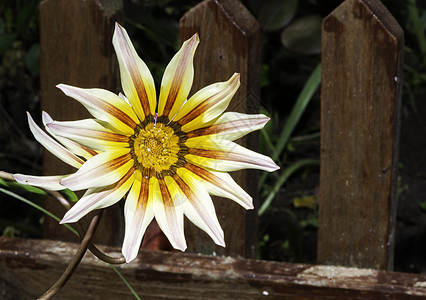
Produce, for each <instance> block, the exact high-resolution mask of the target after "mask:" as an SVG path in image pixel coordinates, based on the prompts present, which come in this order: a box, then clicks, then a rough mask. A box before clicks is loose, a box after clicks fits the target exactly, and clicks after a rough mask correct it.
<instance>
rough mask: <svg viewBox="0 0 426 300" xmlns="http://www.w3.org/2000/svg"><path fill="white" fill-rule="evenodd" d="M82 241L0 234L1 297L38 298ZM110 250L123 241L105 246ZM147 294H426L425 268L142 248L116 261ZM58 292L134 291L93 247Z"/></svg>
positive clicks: (122, 295) (65, 295)
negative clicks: (413, 270) (395, 269)
mask: <svg viewBox="0 0 426 300" xmlns="http://www.w3.org/2000/svg"><path fill="white" fill-rule="evenodd" d="M77 248H78V244H74V243H67V242H60V241H49V240H31V239H19V238H6V237H2V238H0V249H1V250H0V270H1V272H0V297H1V299H5V300H8V299H22V300H25V299H34V298H35V297H37V296H39V295H41V294H42V293H43V292H44V291H45V290H46V289H47V288H49V287H50V285H51V284H52V283H53V282H54V281H55V280H56V279H57V278H58V277H59V276H60V274H61V273H62V272H63V270H64V268H65V267H66V264H67V262H68V261H69V260H71V258H72V256H73V255H74V253H75V251H76V250H77ZM102 249H104V250H105V251H107V252H108V253H110V254H111V255H119V248H113V247H108V248H106V247H103V248H102ZM118 269H119V270H120V272H121V273H122V274H123V275H124V276H125V278H126V279H127V280H128V281H129V282H130V284H131V285H132V287H133V288H134V289H135V290H136V292H137V293H138V295H139V296H140V297H141V298H142V299H144V300H147V299H425V297H426V275H423V274H405V273H397V272H386V271H378V270H372V269H357V268H345V267H335V266H321V265H316V266H313V265H307V264H290V263H280V262H270V261H258V260H249V259H239V258H232V257H213V256H205V255H197V254H187V253H180V252H162V251H147V250H142V251H141V252H140V255H139V257H138V258H137V259H136V260H135V261H134V262H132V263H130V264H127V265H120V266H118ZM58 299H134V297H133V296H132V295H131V293H130V292H129V290H128V289H127V287H126V286H125V285H124V283H123V282H122V281H121V280H120V279H119V278H118V276H117V275H116V274H115V272H114V271H113V270H112V269H111V268H110V267H109V266H108V265H107V264H105V263H103V262H101V261H99V260H98V259H96V258H95V257H94V256H93V255H92V254H90V253H88V254H86V256H85V257H84V259H83V261H82V264H81V265H80V266H79V267H78V269H77V271H76V273H75V274H74V275H73V277H72V278H71V280H70V281H69V282H68V284H67V285H66V286H65V287H64V289H63V290H62V291H61V292H60V294H58Z"/></svg>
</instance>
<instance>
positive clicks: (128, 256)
mask: <svg viewBox="0 0 426 300" xmlns="http://www.w3.org/2000/svg"><path fill="white" fill-rule="evenodd" d="M122 254H123V256H124V259H125V260H126V264H128V263H130V262H131V261H133V260H134V259H135V258H136V257H137V256H138V255H137V253H136V254H131V253H130V254H129V253H127V251H126V250H124V249H123V250H122Z"/></svg>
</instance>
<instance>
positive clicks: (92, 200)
mask: <svg viewBox="0 0 426 300" xmlns="http://www.w3.org/2000/svg"><path fill="white" fill-rule="evenodd" d="M133 181H134V175H133V172H127V174H126V175H125V176H124V177H123V178H122V179H121V180H120V181H119V182H117V183H116V184H113V185H110V186H108V187H104V188H95V189H89V190H87V192H86V193H85V194H84V196H83V197H82V198H81V199H80V200H78V202H77V203H76V204H75V205H74V206H73V207H71V209H70V210H69V211H68V212H67V213H66V214H65V215H64V217H63V219H62V220H61V222H60V224H64V223H73V222H77V221H78V220H80V219H81V218H82V217H84V216H85V215H87V214H88V213H89V212H91V211H93V210H96V209H100V208H105V207H108V206H111V205H113V204H115V203H117V202H118V201H120V199H121V198H123V197H124V195H125V194H126V193H127V191H128V190H129V189H130V187H131V186H132V184H133Z"/></svg>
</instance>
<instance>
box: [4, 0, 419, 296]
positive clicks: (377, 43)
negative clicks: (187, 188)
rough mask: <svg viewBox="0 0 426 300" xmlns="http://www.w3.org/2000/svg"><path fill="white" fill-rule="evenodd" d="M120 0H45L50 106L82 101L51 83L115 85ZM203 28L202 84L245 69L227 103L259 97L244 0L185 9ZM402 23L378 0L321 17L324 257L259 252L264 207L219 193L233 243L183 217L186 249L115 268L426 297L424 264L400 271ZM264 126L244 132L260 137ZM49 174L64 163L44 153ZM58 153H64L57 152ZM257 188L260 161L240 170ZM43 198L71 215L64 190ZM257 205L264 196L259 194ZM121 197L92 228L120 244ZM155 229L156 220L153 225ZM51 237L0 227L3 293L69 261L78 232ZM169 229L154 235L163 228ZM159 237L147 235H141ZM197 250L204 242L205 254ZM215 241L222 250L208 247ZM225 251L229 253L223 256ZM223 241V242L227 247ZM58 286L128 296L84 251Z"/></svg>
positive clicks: (156, 289)
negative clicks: (419, 269) (282, 257)
mask: <svg viewBox="0 0 426 300" xmlns="http://www.w3.org/2000/svg"><path fill="white" fill-rule="evenodd" d="M120 3H121V1H115V0H109V1H108V0H104V1H101V0H87V1H83V0H75V1H68V0H45V1H44V2H42V4H41V6H40V25H41V67H42V72H41V88H42V99H43V103H42V106H43V109H44V110H46V111H48V112H49V113H51V114H52V115H53V116H54V117H55V118H57V119H59V120H67V119H69V120H73V119H79V118H81V117H82V116H84V115H85V114H86V112H84V110H83V109H82V108H81V107H80V106H79V105H78V104H76V103H75V102H73V101H72V100H70V99H67V98H66V97H65V96H64V95H62V94H61V93H60V92H59V91H58V90H57V89H56V88H55V85H56V84H58V83H60V82H64V83H68V84H71V85H76V86H81V87H102V88H106V89H109V90H116V89H117V86H118V82H117V65H116V62H115V57H114V53H113V50H112V46H111V37H112V30H113V22H114V21H116V20H120V18H121V16H122V6H121V4H120ZM194 32H198V33H199V34H200V39H201V43H200V46H199V49H198V50H197V54H196V56H195V74H196V77H195V80H194V88H193V90H197V89H199V88H200V87H202V86H205V85H207V84H209V83H211V82H215V81H222V80H224V78H229V77H230V75H231V74H232V73H233V72H240V73H241V87H240V89H239V91H238V93H237V94H236V96H235V97H234V100H233V101H232V103H233V104H232V105H233V106H232V107H231V108H230V109H231V110H237V111H240V112H253V111H249V110H251V109H252V102H251V101H250V99H251V97H254V98H258V97H259V83H260V78H259V77H260V74H259V71H260V27H259V25H258V23H257V22H256V20H255V19H254V18H253V16H251V14H250V13H249V12H248V11H247V9H246V8H245V7H243V6H242V5H241V3H239V2H238V1H237V0H206V1H204V2H202V3H200V4H199V5H197V6H196V7H194V8H193V9H191V10H190V11H189V12H188V13H187V14H185V15H184V16H183V17H182V19H181V21H180V31H179V38H180V40H181V41H183V40H185V39H186V38H188V37H189V36H191V35H192V34H193V33H194ZM402 48H403V32H402V30H401V28H400V27H399V26H398V24H397V23H396V21H395V20H394V19H393V17H392V16H391V15H390V14H389V12H388V11H387V10H386V8H385V7H384V6H383V5H382V4H381V3H380V2H379V1H378V0H347V1H345V2H344V3H342V4H341V5H340V6H339V7H338V8H337V9H336V10H334V11H333V12H332V13H331V14H330V15H329V16H328V17H326V18H325V19H324V22H323V35H322V87H321V98H322V100H321V101H322V107H321V174H320V187H321V192H320V202H319V204H320V206H319V207H320V210H319V238H318V263H319V265H306V264H290V263H281V262H267V261H257V260H253V259H248V258H253V257H254V255H255V252H256V251H255V250H256V240H257V238H256V214H255V212H248V213H246V212H244V211H243V209H242V208H240V207H238V206H237V205H233V204H232V202H231V201H226V202H222V201H224V200H223V199H215V200H214V201H215V206H216V208H217V214H218V217H219V221H220V223H221V224H222V226H223V229H224V231H225V240H226V244H227V248H218V247H216V246H215V245H214V243H213V242H212V241H210V240H209V239H208V238H207V237H206V235H205V234H204V233H202V232H201V231H200V230H199V229H195V228H194V227H193V225H192V224H189V223H187V224H185V232H186V236H187V242H188V246H189V248H188V251H187V253H180V252H175V251H171V252H168V251H152V250H141V252H140V255H139V256H138V258H137V259H136V260H135V261H134V262H132V263H130V264H125V265H120V266H119V267H118V268H119V270H120V272H122V274H123V275H124V276H125V277H126V279H127V280H128V281H129V282H130V284H131V285H132V286H133V287H134V288H135V290H136V292H137V293H138V294H139V295H140V296H141V298H142V299H260V298H265V299H385V298H386V299H424V297H426V275H422V274H404V273H397V272H392V271H391V269H392V261H393V246H394V239H395V235H394V231H395V218H396V213H395V209H396V195H395V189H396V171H397V170H396V167H397V163H398V135H399V132H398V131H399V106H400V94H401V66H402ZM255 141H256V137H254V138H253V136H251V138H249V139H245V140H244V141H243V144H245V145H247V146H248V147H250V148H253V147H255V144H256V142H255ZM45 161H46V165H45V170H46V173H47V174H58V173H59V174H61V173H63V174H65V173H67V172H68V171H70V170H67V169H66V167H65V165H62V164H61V165H59V164H53V163H52V161H53V160H52V159H50V158H49V157H48V156H47V154H46V159H45ZM55 161H57V160H55ZM233 175H235V177H236V180H237V181H238V183H239V184H240V185H241V186H242V187H243V188H245V189H246V190H247V191H248V192H249V193H250V194H252V195H255V194H256V190H255V189H253V187H256V184H255V182H256V172H252V171H244V172H237V173H235V174H233ZM48 203H49V206H48V209H49V210H52V211H53V212H55V213H57V214H58V215H62V214H63V213H64V211H63V210H62V208H61V207H59V206H56V203H53V202H52V203H50V202H48ZM255 205H256V206H257V203H255ZM120 211H121V210H120V207H118V205H117V206H114V207H112V208H109V209H108V210H107V214H106V215H104V217H103V221H102V224H101V225H100V227H99V229H98V231H97V234H98V237H97V240H96V242H98V243H101V244H105V245H107V246H103V247H101V248H102V249H103V250H105V251H107V252H110V253H112V254H117V255H118V253H119V252H120V248H119V247H118V246H119V245H120V242H121V240H122V226H120V224H121V223H120V222H122V220H121V213H120ZM150 232H151V233H148V234H151V235H153V236H155V234H156V230H155V227H153V228H151V229H150ZM46 236H47V238H48V239H45V240H30V239H19V238H0V270H1V272H0V298H1V299H34V298H36V297H37V296H39V295H41V294H42V293H43V292H44V291H45V290H46V289H47V288H48V287H50V285H51V284H52V283H53V282H55V280H56V279H57V278H58V277H59V276H60V274H61V273H62V272H63V270H64V268H65V267H66V265H67V264H68V262H69V261H70V260H71V257H72V256H73V254H74V253H75V251H76V249H77V247H78V244H76V243H73V242H75V240H73V239H74V237H71V236H70V235H69V234H68V233H67V232H66V231H63V230H62V229H61V228H60V226H59V225H58V224H57V223H56V221H49V222H47V225H46ZM159 240H160V241H161V237H160V238H157V242H158V241H159ZM145 246H146V247H148V248H149V247H150V245H145ZM198 253H202V254H203V255H200V254H198ZM213 253H216V254H217V255H218V256H212V255H211V254H213ZM219 255H220V256H219ZM222 255H223V256H222ZM58 298H59V299H132V298H133V296H132V295H131V293H130V292H129V290H128V289H127V287H126V286H125V285H124V284H123V282H122V281H121V280H120V279H119V278H118V277H117V275H116V274H115V273H114V271H113V270H112V269H110V267H109V266H108V265H106V264H105V263H103V262H100V261H99V260H97V259H96V258H95V257H94V256H93V255H92V254H90V253H88V254H86V256H85V258H84V259H83V261H82V263H81V265H80V266H79V267H78V269H77V271H76V273H75V274H74V275H73V277H72V278H71V280H70V281H69V282H68V284H67V285H66V286H65V288H64V289H63V290H62V291H61V292H60V294H59V295H58Z"/></svg>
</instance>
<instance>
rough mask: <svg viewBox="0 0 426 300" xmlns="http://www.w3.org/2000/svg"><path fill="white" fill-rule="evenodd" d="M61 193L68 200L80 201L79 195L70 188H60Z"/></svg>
mask: <svg viewBox="0 0 426 300" xmlns="http://www.w3.org/2000/svg"><path fill="white" fill-rule="evenodd" d="M59 192H60V193H61V195H62V196H64V197H65V199H67V200H68V201H72V202H77V201H78V197H77V195H76V194H75V193H74V192H73V191H71V190H69V189H65V190H60V191H59Z"/></svg>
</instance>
